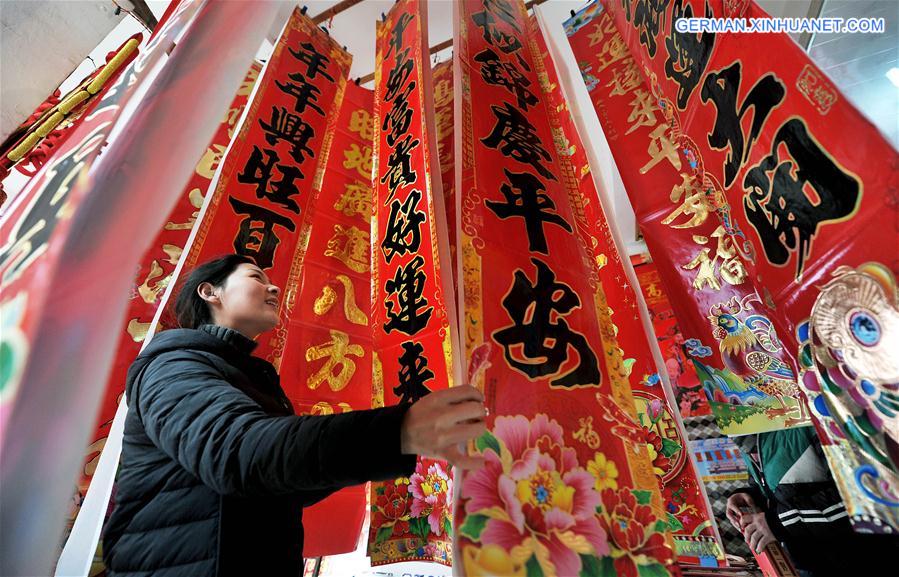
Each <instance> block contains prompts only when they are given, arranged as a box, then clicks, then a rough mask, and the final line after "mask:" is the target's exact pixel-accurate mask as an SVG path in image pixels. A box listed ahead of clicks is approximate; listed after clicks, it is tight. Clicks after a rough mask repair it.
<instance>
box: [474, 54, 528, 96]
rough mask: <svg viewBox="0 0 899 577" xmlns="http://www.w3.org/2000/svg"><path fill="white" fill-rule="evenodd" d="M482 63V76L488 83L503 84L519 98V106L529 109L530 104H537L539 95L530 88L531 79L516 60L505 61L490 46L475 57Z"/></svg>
mask: <svg viewBox="0 0 899 577" xmlns="http://www.w3.org/2000/svg"><path fill="white" fill-rule="evenodd" d="M474 61H475V62H479V63H480V64H481V78H483V79H484V82H486V83H487V84H492V85H494V86H502V87H503V88H505V89H506V90H508V91H509V92H511V93H512V94H513V95H514V96H515V98H516V99H517V100H518V106H519V107H520V108H522V109H523V110H524V111H527V109H528V106H533V105H534V104H537V102H538V100H537V97H536V96H534V93H533V92H531V91H530V90H529V89H528V86H530V85H531V81H530V80H528V79H527V78H526V77H525V76H524V74H522V73H521V71H520V70H518V67H517V66H515V63H514V62H503V61H502V60H501V59H500V57H499V55H498V54H497V53H496V52H494V51H493V50H490V49H489V48H487V49H485V50H482V51H481V52H479V53H478V54H477V55H475V57H474Z"/></svg>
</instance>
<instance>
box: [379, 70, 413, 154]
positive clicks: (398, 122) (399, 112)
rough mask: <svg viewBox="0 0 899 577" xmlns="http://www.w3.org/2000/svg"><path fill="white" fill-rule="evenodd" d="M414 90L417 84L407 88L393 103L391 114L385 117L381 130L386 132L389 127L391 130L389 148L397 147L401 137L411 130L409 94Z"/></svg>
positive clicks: (388, 141)
mask: <svg viewBox="0 0 899 577" xmlns="http://www.w3.org/2000/svg"><path fill="white" fill-rule="evenodd" d="M414 88H415V83H414V82H410V83H409V84H408V85H407V86H406V90H405V91H404V92H403V93H402V94H400V95H398V96H397V97H396V99H395V100H394V101H393V105H392V107H391V108H390V112H389V113H388V114H387V115H386V116H384V123H383V124H382V125H381V130H385V131H386V130H387V129H388V127H389V128H390V131H389V132H388V133H387V146H390V147H393V146H394V145H396V141H397V140H398V139H399V137H400V136H402V135H404V134H405V133H406V132H407V131H408V130H409V125H410V124H412V108H410V107H409V94H410V93H411V92H412V90H413V89H414Z"/></svg>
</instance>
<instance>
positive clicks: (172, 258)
mask: <svg viewBox="0 0 899 577" xmlns="http://www.w3.org/2000/svg"><path fill="white" fill-rule="evenodd" d="M182 251H183V249H182V248H181V247H180V246H177V245H174V244H164V245H162V252H164V253H165V254H166V256H168V257H169V258H167V259H165V261H166V262H167V263H169V264H178V259H179V258H181V252H182Z"/></svg>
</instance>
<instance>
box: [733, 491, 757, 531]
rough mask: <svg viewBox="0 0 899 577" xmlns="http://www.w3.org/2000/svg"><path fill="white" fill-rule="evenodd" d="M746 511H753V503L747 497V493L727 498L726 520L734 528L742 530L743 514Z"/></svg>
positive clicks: (754, 507) (750, 498)
mask: <svg viewBox="0 0 899 577" xmlns="http://www.w3.org/2000/svg"><path fill="white" fill-rule="evenodd" d="M746 509H750V510H752V511H755V510H756V509H757V507H756V506H755V501H753V500H752V497H750V496H749V493H734V494H733V495H731V496H730V497H728V498H727V518H728V520H729V521H730V522H731V523H732V524H733V526H734V527H736V528H737V529H739V530H740V531H742V530H743V521H742V519H743V512H744V511H745V510H746Z"/></svg>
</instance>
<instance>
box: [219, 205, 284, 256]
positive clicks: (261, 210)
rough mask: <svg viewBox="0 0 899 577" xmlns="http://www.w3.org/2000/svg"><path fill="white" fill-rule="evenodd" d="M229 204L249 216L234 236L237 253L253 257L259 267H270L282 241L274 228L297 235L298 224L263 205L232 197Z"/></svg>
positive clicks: (241, 223)
mask: <svg viewBox="0 0 899 577" xmlns="http://www.w3.org/2000/svg"><path fill="white" fill-rule="evenodd" d="M228 202H230V203H231V207H232V208H233V209H234V212H235V213H236V214H241V215H245V217H246V218H244V219H243V220H242V221H241V222H240V230H239V231H238V232H237V236H236V237H234V250H235V252H237V253H238V254H242V255H244V256H248V257H251V258H252V259H254V260H255V261H256V264H258V265H259V268H262V269H267V268H271V267H272V264H273V263H274V261H275V250H276V249H277V248H278V245H279V244H281V239H280V238H279V237H278V235H277V234H276V233H275V227H276V226H281V227H284V228H286V229H287V230H289V231H290V232H294V231H295V230H296V225H295V224H294V222H293V221H292V220H291V219H289V218H287V217H286V216H282V215H280V214H278V213H277V212H274V211H271V210H269V209H267V208H265V207H262V206H256V205H255V204H250V203H247V202H243V201H240V200H238V199H236V198H234V197H233V196H229V197H228Z"/></svg>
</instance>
